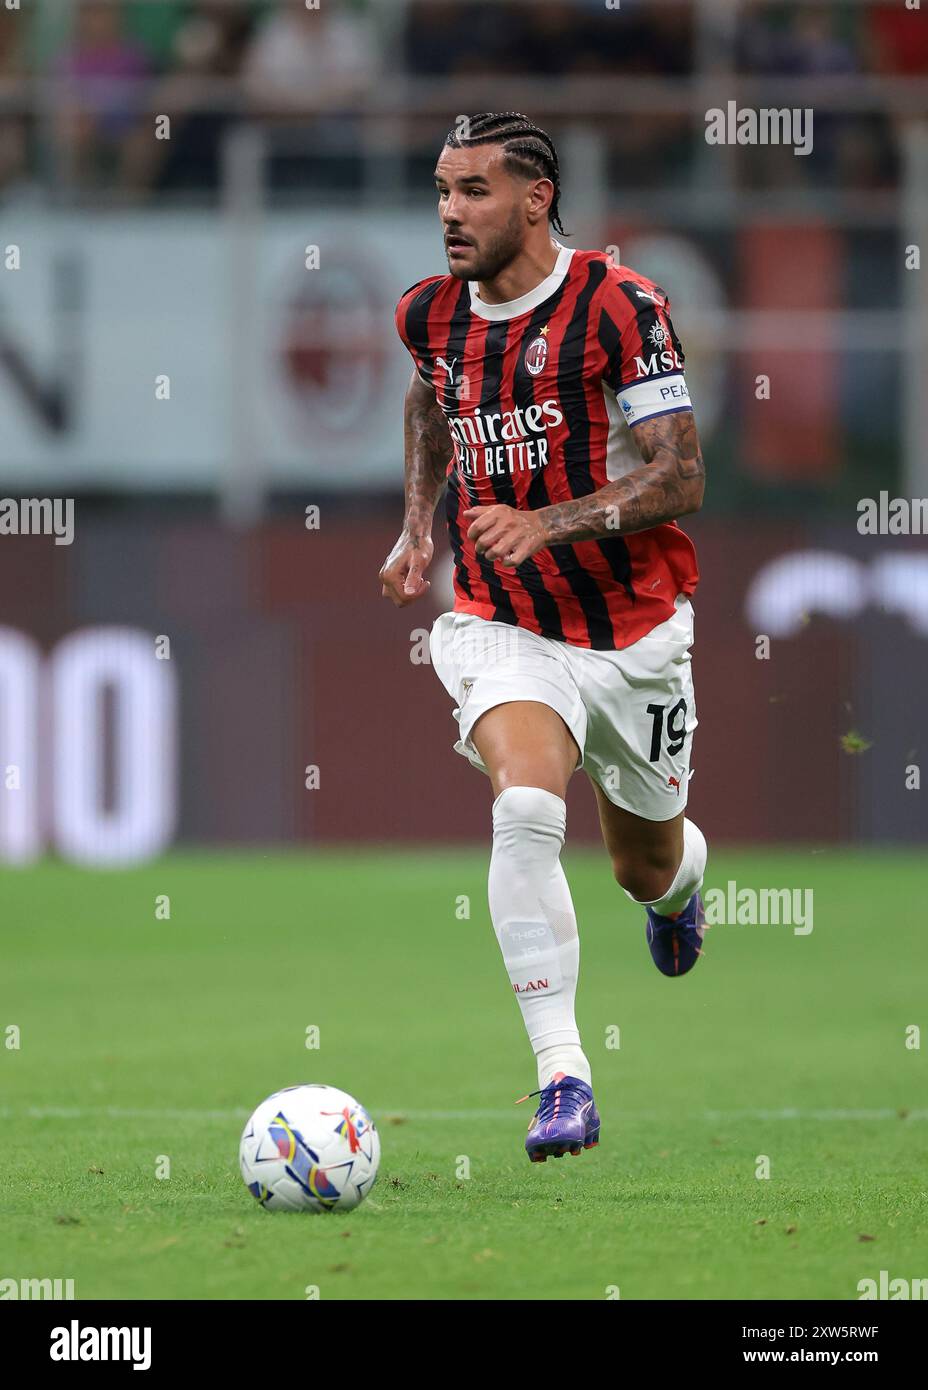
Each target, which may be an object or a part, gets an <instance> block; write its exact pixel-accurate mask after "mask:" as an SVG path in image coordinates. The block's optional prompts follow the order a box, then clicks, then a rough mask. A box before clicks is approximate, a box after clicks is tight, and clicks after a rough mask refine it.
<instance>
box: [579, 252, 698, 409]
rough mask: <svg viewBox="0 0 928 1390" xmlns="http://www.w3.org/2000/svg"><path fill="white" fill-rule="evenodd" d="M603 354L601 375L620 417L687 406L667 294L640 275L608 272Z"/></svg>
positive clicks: (602, 324)
mask: <svg viewBox="0 0 928 1390" xmlns="http://www.w3.org/2000/svg"><path fill="white" fill-rule="evenodd" d="M599 342H600V347H601V348H602V350H603V353H604V354H605V365H604V367H603V381H604V382H605V384H606V385H607V386H609V387H610V388H611V389H612V390H613V391H614V392H615V395H616V399H617V400H618V402H619V406H620V408H621V410H622V414H623V415H624V417H625V422H626V424H628V425H640V424H641V423H642V422H643V421H645V420H650V419H653V418H654V417H655V416H657V415H669V414H670V413H672V412H673V411H677V410H692V408H693V407H692V402H691V400H690V394H689V389H688V387H687V384H686V378H685V376H684V372H683V368H684V363H685V358H684V354H683V347H682V344H681V343H680V339H679V338H678V337H677V334H676V331H675V330H674V326H673V320H672V319H671V317H670V299H669V297H668V296H667V295H666V294H665V293H664V291H663V290H662V289H661V288H660V286H659V285H655V284H652V283H651V281H649V280H645V279H643V277H641V276H635V277H634V278H630V277H627V276H623V273H622V268H621V267H617V268H616V269H615V271H614V272H613V273H612V274H611V275H610V276H609V279H608V281H607V286H606V292H605V294H604V296H603V301H602V307H601V310H600V319H599Z"/></svg>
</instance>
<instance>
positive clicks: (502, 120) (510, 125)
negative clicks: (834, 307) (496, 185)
mask: <svg viewBox="0 0 928 1390" xmlns="http://www.w3.org/2000/svg"><path fill="white" fill-rule="evenodd" d="M445 144H446V145H450V147H451V148H452V149H470V148H471V147H472V146H474V145H502V146H503V147H504V154H505V160H504V163H505V166H506V168H507V169H508V170H509V172H510V173H511V174H519V175H521V176H522V177H523V178H526V179H550V180H551V182H552V183H553V184H554V197H553V198H552V200H551V207H550V208H549V209H548V217H549V219H550V222H551V225H552V227H553V228H554V230H555V231H556V232H559V233H560V235H561V236H568V235H569V233H568V232H565V231H564V228H563V227H562V226H561V218H560V212H559V210H558V200H559V199H560V196H561V171H560V166H559V164H558V162H557V150H556V149H555V148H554V141H553V140H552V139H551V136H550V135H548V134H547V133H546V132H545V131H543V130H542V129H541V128H540V127H539V126H537V125H535V124H534V123H533V122H532V121H530V120H529V119H528V117H527V116H523V115H522V114H521V113H520V112H519V111H502V112H497V111H482V112H481V113H480V114H479V115H478V116H465V117H461V118H460V119H459V121H458V125H457V126H456V127H455V129H454V130H452V131H451V132H450V134H449V135H448V137H447V139H446V140H445Z"/></svg>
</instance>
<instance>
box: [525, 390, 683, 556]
mask: <svg viewBox="0 0 928 1390" xmlns="http://www.w3.org/2000/svg"><path fill="white" fill-rule="evenodd" d="M631 432H632V436H633V438H634V440H635V443H636V444H637V446H638V452H639V453H640V454H641V457H642V459H643V460H644V467H642V468H636V469H634V471H633V472H631V473H626V475H625V477H624V478H619V479H618V480H617V481H616V482H614V483H607V484H606V486H605V487H603V488H600V489H599V491H598V492H591V493H589V494H588V496H586V497H577V498H575V499H574V501H572V502H560V503H558V504H557V505H556V506H553V507H542V508H541V509H540V510H539V511H538V512H537V513H536V515H537V516H538V517H540V518H541V521H542V525H543V527H544V532H545V536H546V539H545V542H544V544H545V545H562V544H568V545H569V544H571V543H572V542H574V541H591V540H601V539H603V538H604V537H607V536H614V535H630V534H631V533H632V532H633V531H647V530H648V529H649V527H651V526H660V525H662V524H663V523H664V522H667V521H675V520H676V519H677V517H680V516H688V515H689V514H690V513H691V512H698V511H699V509H700V507H701V506H702V499H703V491H704V489H705V481H706V470H705V465H704V463H703V458H702V450H701V449H700V447H699V435H698V434H697V432H696V420H695V418H694V416H693V412H692V411H691V410H679V411H672V412H671V413H669V414H667V415H656V416H654V417H652V418H651V419H650V420H643V421H642V423H641V424H640V425H633V426H632V428H631Z"/></svg>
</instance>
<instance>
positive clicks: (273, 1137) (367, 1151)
mask: <svg viewBox="0 0 928 1390" xmlns="http://www.w3.org/2000/svg"><path fill="white" fill-rule="evenodd" d="M239 1162H240V1164H241V1168H242V1177H243V1178H244V1180H245V1186H246V1187H247V1188H248V1191H249V1192H250V1193H251V1194H252V1196H253V1197H255V1198H256V1199H257V1200H258V1201H259V1202H260V1203H261V1205H262V1206H263V1207H265V1208H267V1210H268V1211H350V1210H351V1209H352V1207H356V1206H357V1205H358V1204H359V1203H360V1202H363V1200H364V1198H365V1197H366V1196H367V1194H368V1192H370V1190H371V1188H372V1187H373V1186H374V1181H375V1179H376V1177H377V1168H378V1166H379V1164H380V1135H379V1134H378V1133H377V1130H376V1129H375V1127H374V1122H373V1121H372V1119H371V1117H370V1115H368V1113H367V1111H366V1110H365V1109H364V1108H363V1106H360V1105H359V1104H358V1102H357V1101H356V1100H355V1099H354V1097H353V1096H349V1095H348V1094H347V1092H345V1091H339V1090H337V1089H336V1087H335V1086H317V1085H312V1086H288V1087H286V1089H285V1090H283V1091H275V1092H274V1094H273V1095H272V1096H268V1098H267V1100H264V1101H262V1102H261V1104H260V1105H259V1106H258V1108H257V1110H256V1111H255V1113H254V1114H253V1115H252V1117H251V1119H250V1120H249V1121H248V1123H247V1124H246V1126H245V1128H244V1130H243V1131H242V1142H241V1144H240V1146H239Z"/></svg>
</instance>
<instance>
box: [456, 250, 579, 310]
mask: <svg viewBox="0 0 928 1390" xmlns="http://www.w3.org/2000/svg"><path fill="white" fill-rule="evenodd" d="M551 240H552V241H554V238H553V237H552V238H551ZM554 245H555V246H557V247H560V250H559V251H558V254H557V260H556V261H555V262H554V269H553V270H552V272H551V274H550V275H548V276H547V277H546V278H545V279H544V280H542V281H541V283H540V284H538V285H536V286H535V288H534V289H533V290H529V292H528V294H523V295H520V296H519V298H518V299H507V300H506V301H505V303H503V304H484V302H483V300H482V299H481V298H480V296H479V295H478V293H477V282H476V280H472V281H471V282H470V307H471V312H472V313H474V314H476V315H477V316H478V317H479V318H482V319H490V320H491V321H493V322H499V321H500V320H501V319H514V318H515V317H516V316H517V315H518V314H524V313H526V312H527V311H528V310H529V309H535V308H537V307H538V305H539V304H543V303H544V301H545V300H546V299H548V298H550V296H551V295H552V294H554V291H555V290H556V289H557V288H558V286H559V285H560V283H561V281H562V280H563V279H564V276H565V275H566V274H567V271H568V269H569V267H570V260H571V257H572V256H573V254H574V247H572V246H561V243H560V242H559V241H554Z"/></svg>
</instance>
